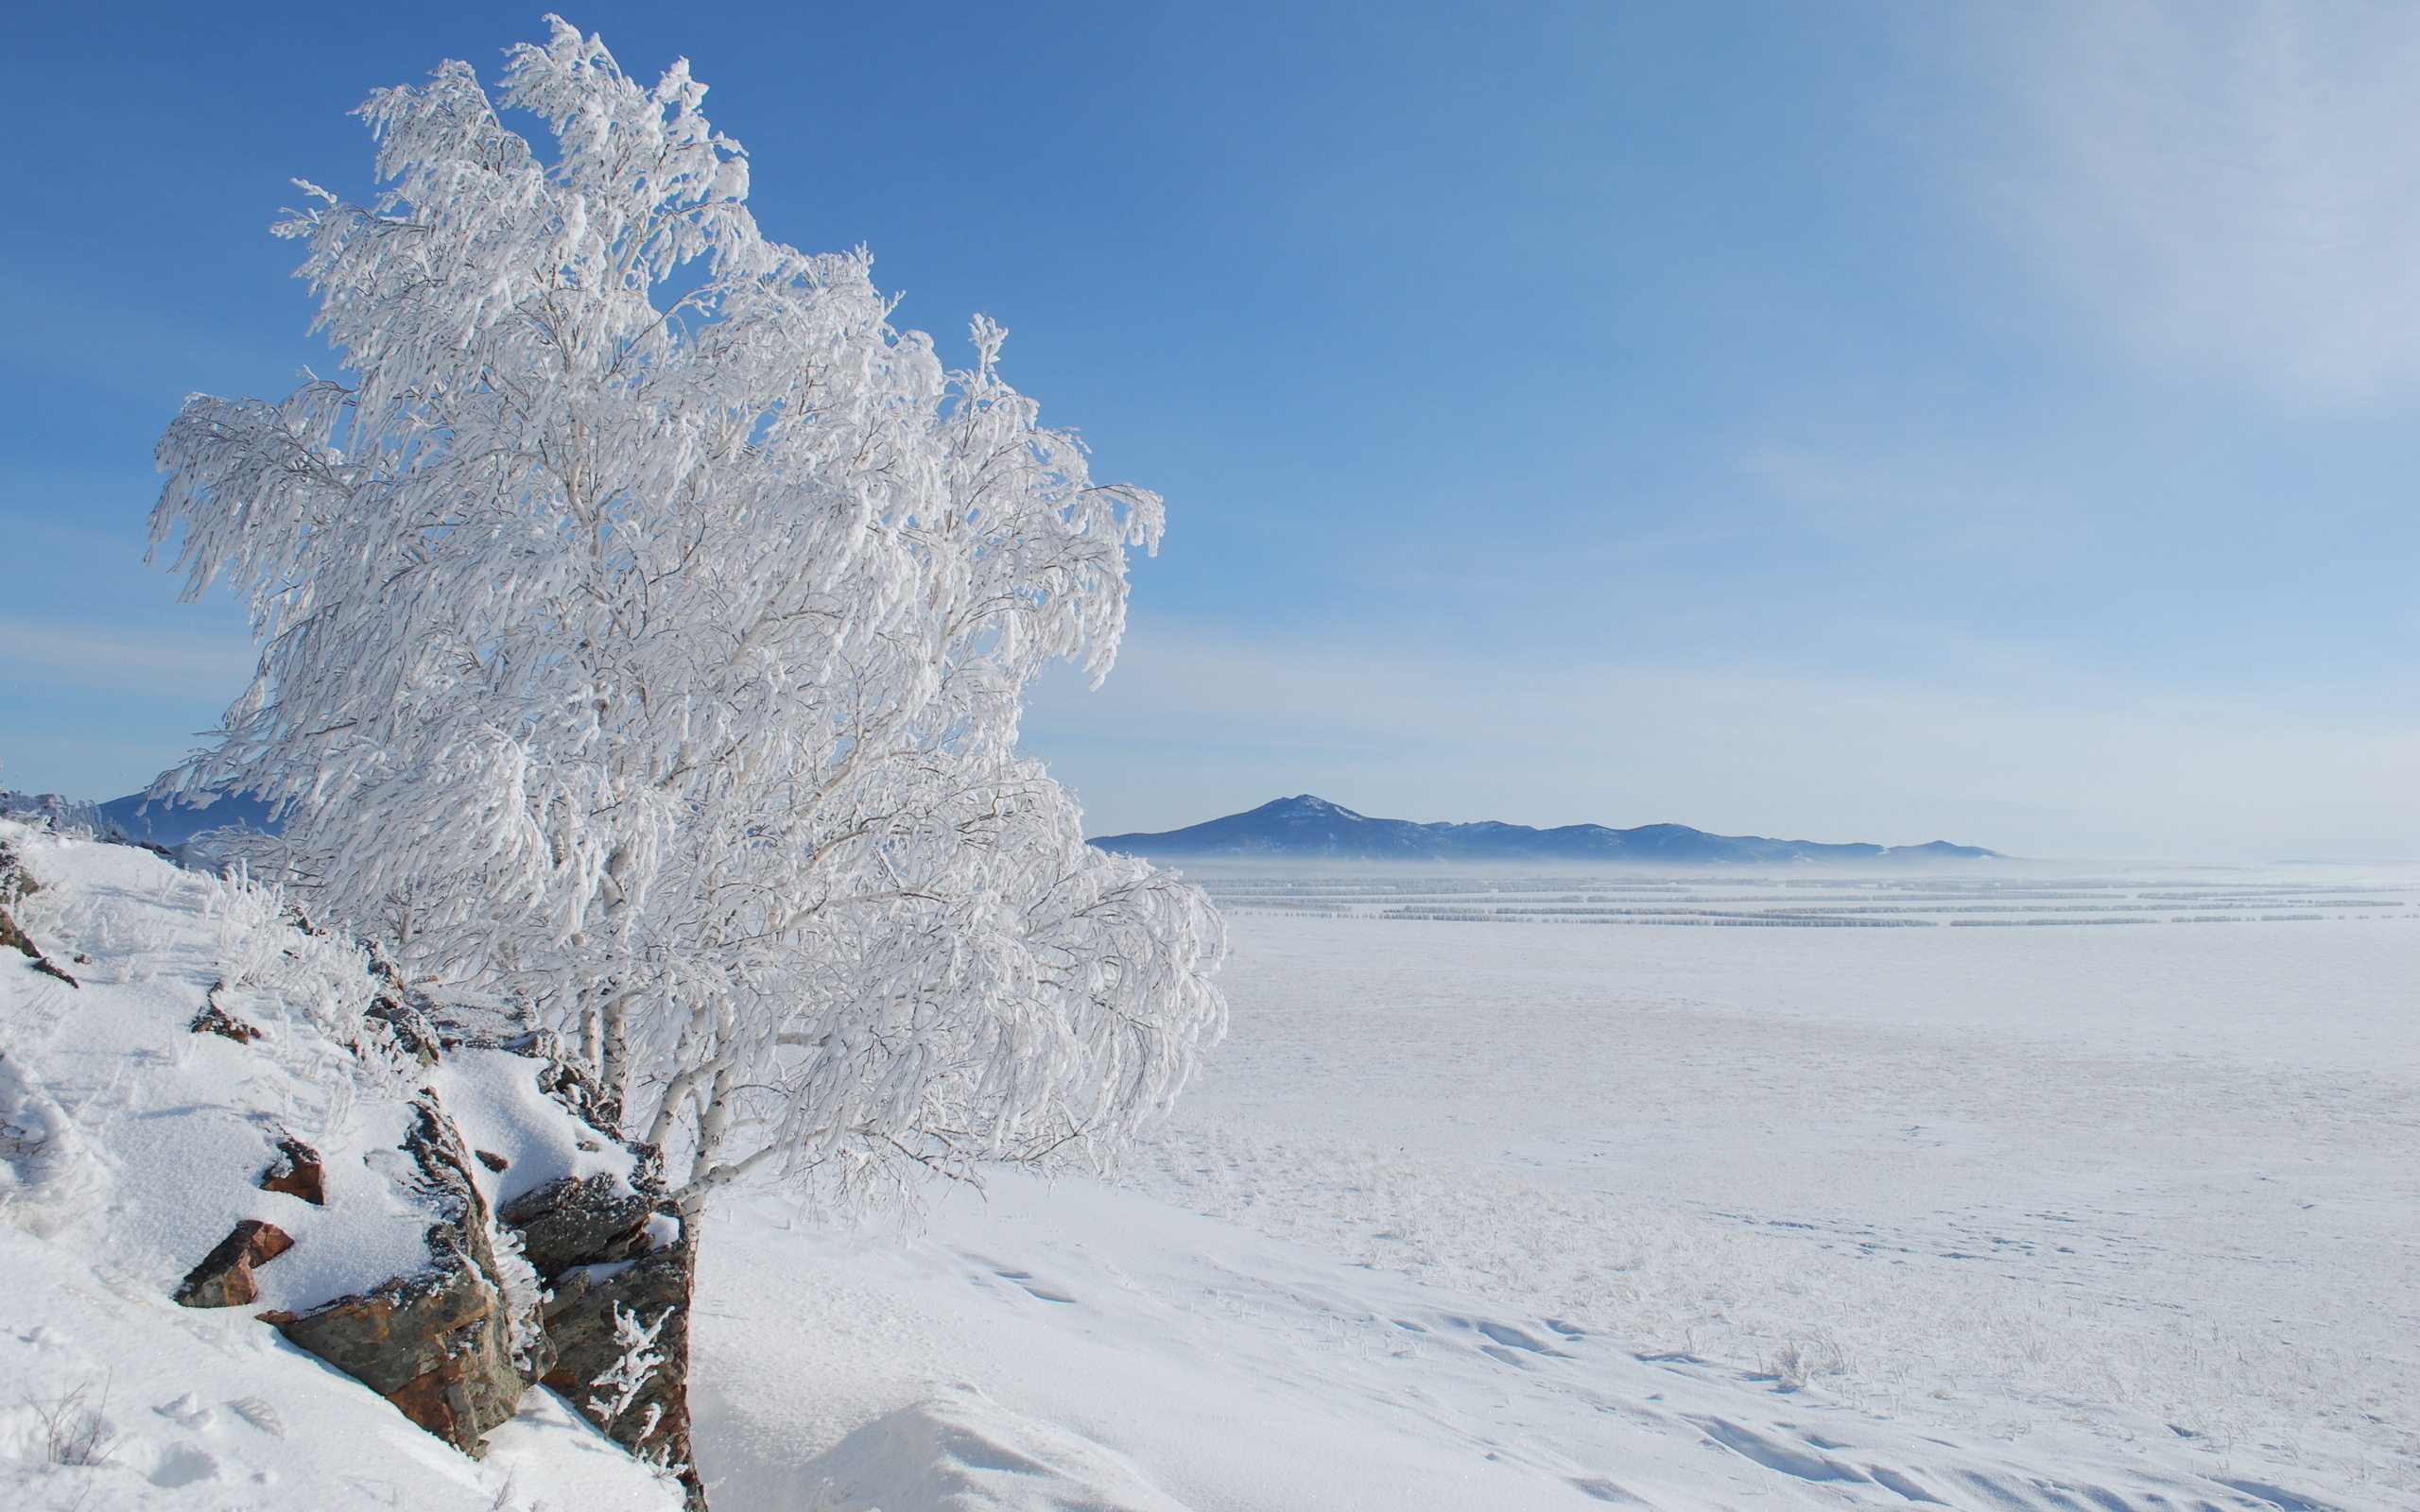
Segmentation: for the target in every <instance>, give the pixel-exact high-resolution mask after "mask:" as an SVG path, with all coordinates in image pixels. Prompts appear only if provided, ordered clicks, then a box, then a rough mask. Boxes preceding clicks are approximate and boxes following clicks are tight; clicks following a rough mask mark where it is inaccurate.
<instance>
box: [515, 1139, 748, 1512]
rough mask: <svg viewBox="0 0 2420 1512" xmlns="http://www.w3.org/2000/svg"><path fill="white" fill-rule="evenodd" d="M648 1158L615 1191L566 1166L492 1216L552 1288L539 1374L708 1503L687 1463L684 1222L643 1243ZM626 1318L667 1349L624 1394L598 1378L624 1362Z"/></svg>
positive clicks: (648, 1210)
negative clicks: (512, 1232) (545, 1360)
mask: <svg viewBox="0 0 2420 1512" xmlns="http://www.w3.org/2000/svg"><path fill="white" fill-rule="evenodd" d="M641 1153H642V1155H643V1156H645V1155H648V1154H650V1153H651V1152H648V1151H644V1150H643V1151H642V1152H641ZM648 1169H649V1165H648V1162H647V1161H645V1160H643V1161H642V1170H641V1179H640V1181H639V1183H638V1184H639V1187H640V1190H639V1191H638V1192H636V1193H617V1192H616V1191H615V1190H614V1181H613V1180H612V1179H611V1178H610V1177H602V1176H593V1177H588V1178H586V1179H585V1180H574V1179H572V1178H571V1177H564V1178H563V1179H562V1180H560V1181H554V1182H550V1183H548V1184H547V1185H545V1186H543V1187H540V1188H538V1189H537V1190H536V1191H534V1192H529V1193H526V1194H523V1195H521V1196H518V1197H515V1198H513V1199H512V1200H511V1201H510V1202H508V1203H506V1204H505V1205H504V1206H503V1208H502V1209H500V1210H499V1211H498V1212H497V1216H498V1217H499V1218H500V1219H502V1220H503V1221H504V1222H505V1223H508V1224H510V1225H511V1226H512V1227H513V1228H514V1229H518V1230H520V1233H521V1243H522V1252H523V1253H524V1254H526V1255H527V1257H528V1259H529V1263H531V1264H532V1265H534V1266H536V1267H537V1270H538V1274H539V1275H541V1276H543V1277H544V1278H545V1280H546V1282H547V1284H548V1285H549V1286H550V1287H552V1288H553V1291H554V1297H552V1299H551V1300H549V1301H548V1302H547V1303H546V1305H545V1307H544V1312H543V1317H544V1323H545V1330H546V1342H547V1345H548V1347H549V1348H551V1349H553V1351H554V1356H555V1358H554V1363H553V1366H552V1368H550V1369H549V1370H548V1371H547V1372H546V1375H545V1378H544V1379H545V1383H546V1384H547V1385H548V1386H551V1387H553V1388H554V1389H555V1390H557V1391H559V1392H561V1393H562V1395H563V1396H564V1397H565V1398H566V1399H568V1400H570V1401H571V1403H572V1405H573V1406H575V1407H577V1408H579V1410H580V1411H581V1412H582V1413H584V1414H586V1415H587V1416H588V1417H589V1419H590V1420H591V1421H593V1422H595V1423H596V1425H597V1426H598V1427H599V1428H601V1429H603V1430H604V1433H605V1436H606V1437H608V1438H611V1439H612V1440H614V1442H615V1443H617V1444H619V1445H621V1446H622V1447H623V1448H624V1449H627V1450H629V1451H630V1452H631V1453H633V1454H635V1455H637V1456H639V1457H640V1458H641V1459H647V1460H652V1461H654V1462H655V1463H657V1464H659V1465H665V1466H678V1467H681V1483H682V1485H683V1486H685V1487H686V1488H687V1491H688V1504H689V1507H690V1509H691V1512H704V1507H705V1504H706V1502H705V1486H704V1483H703V1482H702V1481H701V1480H700V1478H699V1476H698V1473H697V1471H696V1470H695V1469H691V1468H690V1451H689V1300H690V1292H691V1289H692V1286H693V1283H694V1280H695V1278H696V1274H697V1263H696V1262H697V1255H696V1250H695V1248H694V1247H693V1246H692V1245H691V1244H690V1243H689V1241H688V1239H687V1237H686V1235H687V1228H686V1226H685V1225H684V1226H683V1238H682V1239H681V1240H680V1241H678V1242H675V1243H673V1244H670V1245H666V1246H664V1247H662V1248H656V1249H651V1248H649V1243H650V1241H649V1236H648V1227H647V1225H648V1219H649V1218H650V1217H652V1216H653V1215H654V1214H655V1213H656V1212H658V1211H662V1208H663V1204H664V1198H663V1196H662V1195H661V1194H660V1192H658V1191H656V1190H654V1184H653V1181H652V1178H651V1177H648V1174H647V1173H648ZM623 1319H629V1320H630V1321H631V1322H632V1323H634V1324H635V1325H636V1326H637V1327H638V1328H640V1329H642V1330H653V1331H654V1334H655V1337H654V1342H653V1343H652V1345H650V1346H649V1349H650V1352H652V1353H655V1354H658V1355H661V1356H662V1357H663V1360H662V1363H660V1364H659V1365H657V1366H655V1367H654V1369H653V1370H652V1371H651V1372H650V1373H649V1374H648V1377H647V1379H646V1382H645V1383H644V1384H642V1385H641V1386H640V1388H639V1389H638V1391H637V1392H636V1393H635V1394H633V1395H632V1396H631V1399H630V1400H628V1401H627V1402H625V1401H622V1400H620V1399H621V1397H622V1390H621V1388H620V1387H619V1386H617V1385H614V1384H606V1385H601V1386H600V1385H599V1384H598V1381H599V1378H600V1377H603V1376H605V1375H607V1374H608V1373H609V1372H612V1371H614V1370H615V1369H616V1367H617V1366H619V1365H620V1364H621V1363H622V1359H623V1351H624V1345H623V1340H622V1338H621V1336H620V1334H621V1323H622V1320H623ZM617 1406H618V1407H619V1408H620V1410H619V1411H614V1408H615V1407H617Z"/></svg>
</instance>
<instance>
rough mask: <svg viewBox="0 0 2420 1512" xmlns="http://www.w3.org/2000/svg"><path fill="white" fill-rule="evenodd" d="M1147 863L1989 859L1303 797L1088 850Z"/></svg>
mask: <svg viewBox="0 0 2420 1512" xmlns="http://www.w3.org/2000/svg"><path fill="white" fill-rule="evenodd" d="M1090 843H1091V844H1093V845H1097V846H1098V847H1100V848H1101V849H1102V850H1104V851H1124V852H1126V853H1128V854H1131V855H1139V856H1145V857H1148V858H1150V859H1151V860H1154V861H1158V860H1180V859H1193V860H1207V859H1214V858H1219V857H1232V858H1235V859H1237V860H1248V859H1253V858H1257V857H1266V858H1268V859H1270V860H1284V861H1621V862H1648V863H1666V864H1668V863H1675V862H1678V863H1686V864H1691V865H1698V864H1705V863H1729V864H1734V865H1737V864H1753V865H1771V864H1772V863H1775V862H1795V861H1971V860H1982V859H1988V858H1996V857H1997V856H1998V855H1999V852H1998V851H1986V850H1984V849H1983V848H1982V847H1980V846H1972V845H1951V844H1950V843H1949V842H1947V841H1945V840H1935V841H1932V842H1931V843H1929V844H1927V845H1896V846H1886V845H1863V844H1856V845H1824V844H1820V843H1818V842H1816V841H1813V840H1769V839H1767V838H1765V837H1764V836H1762V835H1755V834H1708V833H1705V832H1704V831H1703V830H1692V829H1690V828H1689V827H1688V826H1687V825H1685V824H1642V825H1640V826H1638V827H1637V828H1636V829H1634V830H1612V829H1607V828H1606V827H1605V826H1604V825H1601V824H1566V825H1563V826H1561V827H1559V828H1556V829H1552V830H1538V829H1532V828H1530V826H1529V825H1526V824H1499V823H1496V822H1495V821H1494V820H1482V821H1480V822H1478V823H1476V824H1416V823H1414V822H1412V821H1411V820H1409V819H1374V818H1372V817H1370V816H1368V815H1366V814H1356V813H1354V812H1353V811H1352V810H1351V809H1348V808H1345V807H1344V806H1342V805H1341V804H1337V803H1331V802H1329V801H1328V800H1327V799H1323V798H1314V797H1313V796H1311V795H1310V794H1308V793H1304V794H1301V795H1299V796H1297V797H1294V798H1281V799H1276V800H1275V801H1273V802H1270V803H1264V804H1262V805H1261V806H1260V807H1258V808H1256V809H1252V810H1249V811H1247V812H1245V813H1242V814H1230V815H1228V816H1226V817H1224V818H1219V819H1211V820H1209V821H1207V822H1206V823H1202V824H1196V825H1192V826H1190V827H1188V828H1185V829H1182V830H1169V831H1167V832H1166V833H1160V834H1104V835H1100V836H1098V837H1096V838H1095V839H1093V840H1092V841H1091V842H1090Z"/></svg>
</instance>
